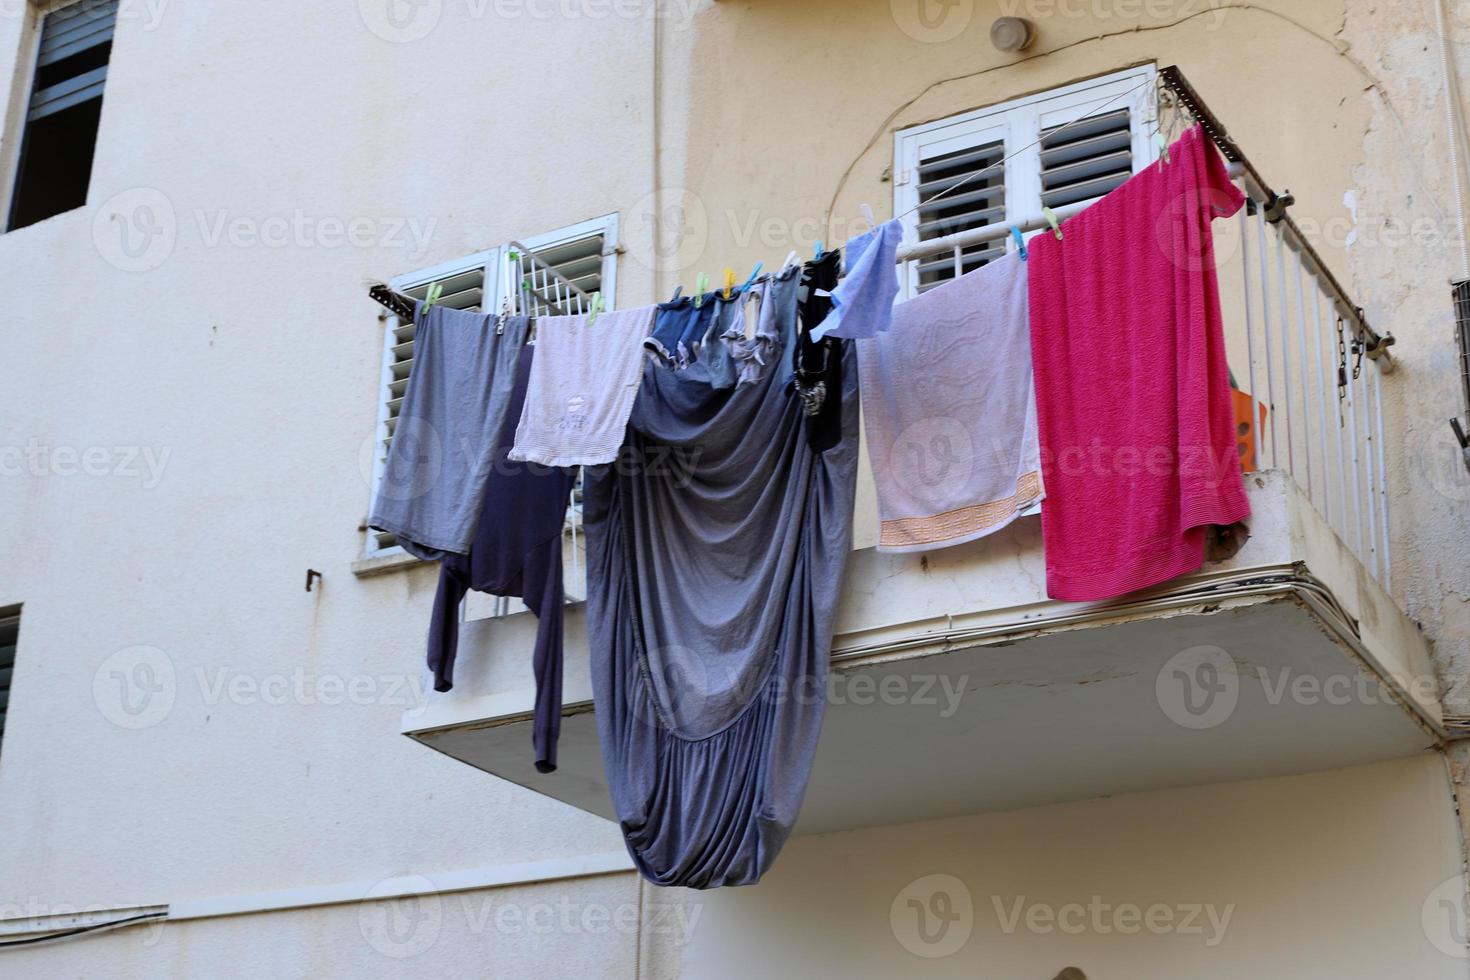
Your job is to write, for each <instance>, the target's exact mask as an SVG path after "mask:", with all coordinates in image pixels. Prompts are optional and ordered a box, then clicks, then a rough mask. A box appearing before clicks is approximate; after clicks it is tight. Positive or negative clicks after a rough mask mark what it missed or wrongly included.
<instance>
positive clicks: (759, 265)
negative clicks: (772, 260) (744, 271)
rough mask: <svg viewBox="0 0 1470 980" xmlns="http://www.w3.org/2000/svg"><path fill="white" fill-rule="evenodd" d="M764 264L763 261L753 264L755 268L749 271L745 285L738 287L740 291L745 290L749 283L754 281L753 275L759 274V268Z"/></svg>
mask: <svg viewBox="0 0 1470 980" xmlns="http://www.w3.org/2000/svg"><path fill="white" fill-rule="evenodd" d="M764 266H765V263H764V262H757V263H756V264H755V269H753V270H752V271H751V273H750V278H749V279H747V280H745V285H743V286H741V287H740V291H741V292H742V293H743V292H745V291H746V290H747V289H749V288H750V284H751V283H753V282H755V277H756V276H758V275H760V274H761V268H762V267H764Z"/></svg>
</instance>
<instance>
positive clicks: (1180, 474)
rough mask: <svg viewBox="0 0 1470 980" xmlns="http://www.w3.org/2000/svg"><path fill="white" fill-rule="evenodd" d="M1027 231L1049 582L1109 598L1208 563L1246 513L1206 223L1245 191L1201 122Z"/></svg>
mask: <svg viewBox="0 0 1470 980" xmlns="http://www.w3.org/2000/svg"><path fill="white" fill-rule="evenodd" d="M1169 157H1170V160H1169V162H1167V163H1166V162H1165V161H1163V160H1159V161H1158V162H1156V163H1154V164H1153V165H1152V166H1150V167H1148V168H1147V169H1145V170H1143V171H1141V172H1140V173H1138V174H1136V175H1135V176H1134V177H1132V178H1131V179H1130V180H1129V181H1128V182H1127V183H1126V184H1124V185H1123V186H1121V187H1119V188H1118V189H1117V190H1115V191H1113V192H1112V193H1111V194H1109V195H1107V196H1106V197H1104V198H1103V199H1102V200H1101V201H1098V202H1097V203H1096V204H1094V205H1093V206H1092V207H1090V208H1088V209H1086V210H1085V211H1083V212H1082V213H1081V214H1079V215H1077V216H1076V217H1074V218H1072V219H1071V220H1069V221H1068V222H1067V223H1066V224H1065V225H1063V226H1062V232H1063V235H1064V238H1063V240H1062V241H1058V240H1057V239H1056V236H1055V235H1053V234H1052V233H1051V232H1049V231H1047V232H1042V233H1041V234H1039V235H1036V236H1035V237H1034V238H1033V239H1032V240H1031V262H1030V265H1031V269H1030V272H1031V355H1032V363H1033V365H1034V367H1035V374H1036V410H1037V421H1038V424H1039V428H1040V436H1041V469H1042V479H1043V481H1044V482H1045V484H1046V504H1045V505H1044V506H1043V508H1042V514H1041V524H1042V536H1043V539H1044V541H1045V544H1046V591H1047V594H1048V595H1050V596H1051V597H1052V598H1054V599H1064V600H1070V601H1087V600H1094V599H1110V598H1113V597H1114V596H1118V595H1122V594H1123V593H1125V592H1132V591H1134V590H1135V589H1142V588H1146V587H1148V586H1150V585H1157V584H1158V583H1160V582H1163V581H1167V580H1168V579H1171V578H1173V577H1174V576H1176V575H1182V574H1184V573H1185V572H1189V571H1193V570H1194V569H1196V568H1198V567H1199V566H1200V565H1202V564H1203V563H1204V554H1205V527H1206V525H1209V524H1233V523H1234V522H1236V521H1239V520H1242V519H1244V518H1245V517H1246V516H1247V515H1249V513H1250V505H1249V504H1248V503H1247V502H1246V497H1245V488H1244V486H1243V484H1242V482H1241V476H1240V463H1239V461H1238V460H1237V459H1236V455H1235V454H1236V446H1235V433H1234V421H1233V417H1232V414H1231V407H1230V378H1229V371H1228V368H1227V367H1226V363H1225V339H1224V335H1223V333H1222V328H1221V322H1220V291H1219V286H1218V284H1217V282H1216V279H1215V257H1214V246H1213V244H1212V239H1211V234H1210V221H1211V219H1212V218H1214V217H1216V216H1221V217H1224V216H1228V215H1232V214H1234V213H1235V212H1236V211H1238V210H1240V207H1241V205H1242V204H1243V203H1244V202H1245V198H1244V197H1243V196H1242V195H1241V193H1240V191H1239V190H1237V189H1236V187H1235V185H1233V184H1232V183H1231V182H1230V179H1229V178H1228V177H1227V176H1226V174H1225V165H1224V163H1223V162H1222V161H1221V159H1220V157H1219V154H1218V153H1217V152H1216V151H1215V147H1214V145H1213V144H1212V143H1211V142H1210V141H1209V139H1208V138H1207V137H1206V136H1205V135H1204V133H1203V132H1202V131H1201V130H1200V129H1199V127H1197V126H1196V127H1195V128H1193V129H1191V130H1189V131H1188V132H1186V133H1185V134H1184V136H1183V137H1181V138H1180V139H1179V141H1178V142H1177V143H1175V144H1174V145H1173V146H1172V147H1170V148H1169Z"/></svg>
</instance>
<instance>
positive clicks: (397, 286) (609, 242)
mask: <svg viewBox="0 0 1470 980" xmlns="http://www.w3.org/2000/svg"><path fill="white" fill-rule="evenodd" d="M599 233H600V234H601V235H602V290H601V291H602V296H603V299H604V300H605V301H606V303H607V308H608V309H614V308H615V301H616V297H617V254H618V247H619V246H618V215H617V214H616V213H614V214H605V215H602V216H601V217H597V218H590V219H588V220H587V221H580V222H578V223H577V224H574V225H567V226H566V227H564V228H557V229H555V230H554V231H548V232H543V233H541V234H539V235H532V236H530V237H526V238H520V239H518V241H520V243H521V244H523V245H525V246H526V248H528V249H530V250H531V251H533V252H535V251H540V250H542V249H548V248H554V247H556V246H558V245H565V244H568V243H570V242H574V241H576V240H578V239H580V238H588V237H590V236H592V235H596V234H599ZM509 255H510V246H509V244H508V243H507V244H504V245H495V246H493V247H491V248H487V249H484V250H482V251H479V252H475V253H473V254H470V255H465V256H461V257H460V258H457V259H451V260H449V261H448V262H440V263H439V264H438V265H433V266H429V267H428V268H425V269H418V270H415V271H413V272H406V273H403V274H402V275H398V276H394V277H393V278H392V279H390V280H388V286H389V287H390V288H392V289H394V290H396V291H398V292H403V291H404V290H408V289H412V288H414V287H415V286H424V285H427V284H429V283H431V282H437V281H439V280H443V279H447V278H449V277H450V276H455V275H460V274H462V273H464V272H468V271H469V270H471V269H475V268H483V269H484V285H483V286H482V287H481V289H482V291H483V293H484V296H483V298H482V300H481V304H480V309H481V310H482V311H484V312H485V313H494V312H498V311H499V310H500V309H501V308H502V306H503V305H504V302H505V297H506V296H508V295H511V294H510V292H509V290H511V289H514V288H516V284H515V283H512V282H511V277H512V275H513V273H512V271H511V263H510V259H509ZM400 325H401V323H400V321H399V319H398V317H396V316H387V317H384V318H383V353H382V359H381V365H382V366H381V369H380V371H379V374H378V418H377V425H376V426H374V428H373V445H372V460H373V476H372V481H371V483H372V485H371V487H370V488H369V493H368V508H369V511H371V508H372V502H373V500H375V499H377V495H378V485H379V484H380V483H381V482H382V479H383V470H384V467H385V465H386V460H384V459H382V458H381V454H380V453H379V452H378V447H379V446H381V445H382V444H383V440H384V439H386V438H387V437H388V402H389V400H390V399H389V398H388V397H387V395H388V390H389V388H390V387H391V385H392V383H393V348H394V347H396V346H398V340H397V338H396V337H395V336H394V331H395V330H397V329H398V327H399V326H400ZM362 556H363V558H365V559H366V558H374V559H378V558H391V557H397V556H402V557H403V558H404V559H405V560H406V561H407V560H415V559H411V556H410V555H409V554H408V552H406V551H404V550H403V548H402V546H400V545H393V546H392V547H388V548H380V547H378V539H377V535H376V534H375V533H374V532H373V531H372V530H371V529H370V528H368V529H366V534H365V537H364V542H363V552H362Z"/></svg>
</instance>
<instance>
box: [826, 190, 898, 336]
mask: <svg viewBox="0 0 1470 980" xmlns="http://www.w3.org/2000/svg"><path fill="white" fill-rule="evenodd" d="M902 240H903V223H902V222H900V221H899V220H898V219H897V218H894V219H893V220H892V221H885V222H884V223H883V224H881V225H879V226H878V227H876V228H873V229H871V230H869V231H866V232H864V233H863V234H861V235H858V236H857V237H855V238H850V239H848V241H847V247H846V249H845V252H846V254H847V268H846V272H845V273H844V275H843V277H842V281H841V282H840V283H838V284H837V288H835V289H833V290H832V312H831V313H828V314H827V317H826V319H824V320H823V321H822V322H821V323H820V324H818V325H817V327H816V328H815V329H814V330H812V339H813V340H821V339H822V338H823V337H827V336H832V337H845V338H847V339H849V340H856V339H857V338H859V337H873V336H876V335H877V334H880V333H882V332H883V331H885V330H887V329H888V323H889V318H890V317H891V316H892V314H893V301H894V300H895V299H897V298H898V267H897V265H895V262H896V261H897V258H898V243H899V242H900V241H902Z"/></svg>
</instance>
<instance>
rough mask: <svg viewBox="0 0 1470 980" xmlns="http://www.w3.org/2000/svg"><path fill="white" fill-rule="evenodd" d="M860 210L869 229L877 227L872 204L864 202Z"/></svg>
mask: <svg viewBox="0 0 1470 980" xmlns="http://www.w3.org/2000/svg"><path fill="white" fill-rule="evenodd" d="M860 210H861V211H862V213H863V220H864V221H866V222H867V223H868V229H869V230H870V231H871V230H872V229H874V228H876V227H878V220H877V219H876V218H874V217H873V206H872V205H871V204H864V205H863V206H862V207H861V208H860Z"/></svg>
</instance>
